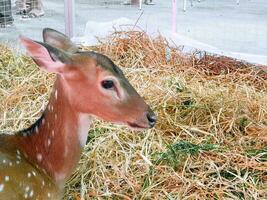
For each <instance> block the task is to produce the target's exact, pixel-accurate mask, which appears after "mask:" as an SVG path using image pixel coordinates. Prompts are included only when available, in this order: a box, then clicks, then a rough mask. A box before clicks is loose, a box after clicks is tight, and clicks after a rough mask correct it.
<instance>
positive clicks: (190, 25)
mask: <svg viewBox="0 0 267 200" xmlns="http://www.w3.org/2000/svg"><path fill="white" fill-rule="evenodd" d="M108 2H111V1H108ZM118 2H119V1H117V2H116V1H112V3H109V4H107V3H105V1H104V0H98V1H89V0H76V9H75V10H76V24H75V33H76V36H84V35H85V32H84V29H85V25H86V22H87V21H91V22H97V23H101V22H107V21H113V20H116V19H118V18H120V17H127V18H129V19H131V20H132V21H136V20H137V19H138V17H139V16H140V14H141V12H142V11H140V10H138V8H137V7H134V6H126V5H120V4H118ZM171 2H172V1H171V0H155V3H156V5H154V6H143V11H144V12H143V15H142V16H141V18H140V20H139V22H138V24H139V25H140V26H141V27H142V28H143V29H146V30H147V31H148V32H149V33H154V34H156V33H158V31H159V32H168V31H169V32H170V30H171ZM177 2H178V3H177V11H178V12H177V32H178V36H179V38H180V39H178V40H177V41H178V42H179V43H181V44H185V45H187V44H188V43H190V44H191V46H194V45H195V46H196V47H199V43H197V42H195V43H194V42H193V43H192V42H191V41H190V40H191V39H192V40H193V41H198V42H200V43H204V44H206V45H207V46H212V47H215V48H217V49H218V50H219V51H221V52H234V53H241V54H249V56H252V57H254V58H256V57H265V56H266V58H267V45H266V44H267V3H266V0H240V4H239V5H237V4H236V0H216V1H215V0H201V2H200V3H199V2H198V1H197V0H195V1H193V7H191V6H190V3H189V1H188V7H187V11H186V12H183V11H182V7H183V6H182V0H177ZM44 6H45V9H46V15H45V16H44V17H42V18H39V19H31V20H21V19H20V16H15V15H14V18H15V22H14V26H12V27H9V28H5V29H0V41H2V42H3V41H7V40H8V41H11V43H16V38H17V36H18V35H19V34H24V35H26V36H29V37H32V38H35V39H40V38H41V30H42V28H44V27H51V28H55V29H57V30H60V31H64V15H63V11H64V7H63V1H62V0H61V1H59V0H44ZM95 28H96V29H99V28H101V26H99V27H98V26H96V27H95ZM96 32H97V31H96ZM98 32H101V30H98ZM86 34H88V33H86ZM200 46H201V45H200ZM204 46H205V45H204ZM203 48H205V47H203ZM249 56H248V57H249ZM254 60H255V59H254ZM256 60H257V59H256ZM263 61H264V59H263ZM266 64H267V59H266Z"/></svg>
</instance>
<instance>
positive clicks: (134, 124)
mask: <svg viewBox="0 0 267 200" xmlns="http://www.w3.org/2000/svg"><path fill="white" fill-rule="evenodd" d="M127 124H128V126H129V127H131V128H133V129H147V128H149V127H147V126H141V125H138V124H136V123H131V122H127Z"/></svg>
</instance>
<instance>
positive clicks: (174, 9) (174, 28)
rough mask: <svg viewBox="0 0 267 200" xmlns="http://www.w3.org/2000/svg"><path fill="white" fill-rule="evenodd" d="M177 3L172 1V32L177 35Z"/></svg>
mask: <svg viewBox="0 0 267 200" xmlns="http://www.w3.org/2000/svg"><path fill="white" fill-rule="evenodd" d="M176 22H177V2H176V0H172V32H173V33H176V31H177V23H176Z"/></svg>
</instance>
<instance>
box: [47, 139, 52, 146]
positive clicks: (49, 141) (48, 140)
mask: <svg viewBox="0 0 267 200" xmlns="http://www.w3.org/2000/svg"><path fill="white" fill-rule="evenodd" d="M50 145H51V139H50V138H48V139H47V146H48V147H49V146H50Z"/></svg>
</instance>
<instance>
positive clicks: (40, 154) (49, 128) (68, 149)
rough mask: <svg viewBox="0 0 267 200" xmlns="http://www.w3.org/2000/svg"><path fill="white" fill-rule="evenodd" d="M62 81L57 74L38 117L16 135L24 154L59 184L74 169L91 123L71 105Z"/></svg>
mask: <svg viewBox="0 0 267 200" xmlns="http://www.w3.org/2000/svg"><path fill="white" fill-rule="evenodd" d="M63 82H64V81H62V79H61V78H60V77H57V80H56V82H55V85H54V89H53V92H52V94H51V97H50V101H49V103H48V106H47V108H46V110H45V112H44V113H43V115H42V117H41V118H40V119H39V120H38V121H37V122H36V123H35V124H34V125H32V126H31V127H30V128H28V129H26V130H24V131H21V132H20V133H19V134H18V135H17V136H16V137H18V138H19V140H18V141H19V147H20V150H21V151H22V152H23V153H24V154H25V157H27V159H28V160H30V161H31V162H32V163H34V164H35V165H36V166H37V167H38V168H39V169H41V170H43V171H44V172H45V173H47V174H48V175H49V176H50V177H52V179H54V181H55V182H56V183H59V184H64V182H65V181H66V179H67V178H69V176H70V175H71V173H72V172H73V170H74V169H75V167H76V165H77V163H78V161H79V159H80V156H81V150H82V147H83V146H84V145H85V143H86V139H87V133H88V130H89V125H90V123H91V117H90V115H88V114H82V113H79V112H77V111H75V110H74V109H73V108H72V106H71V104H70V103H69V102H68V98H67V96H66V94H65V92H64V91H65V90H64V89H63V87H64V83H63Z"/></svg>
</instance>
